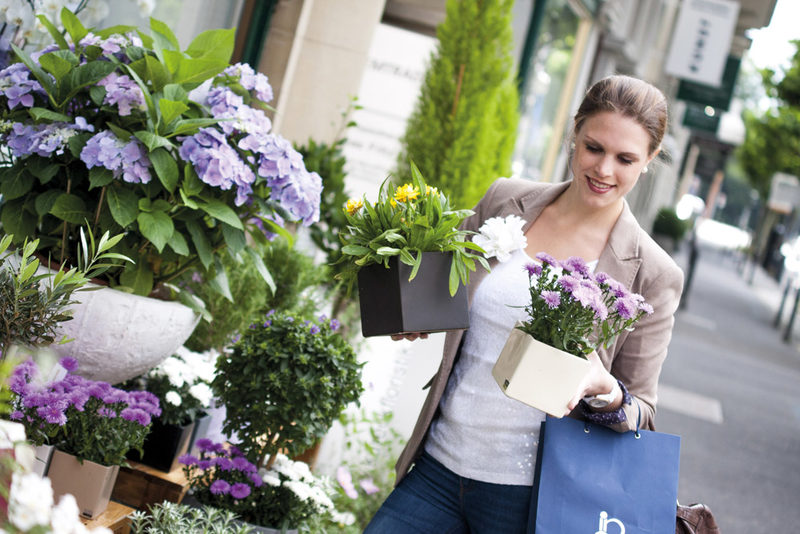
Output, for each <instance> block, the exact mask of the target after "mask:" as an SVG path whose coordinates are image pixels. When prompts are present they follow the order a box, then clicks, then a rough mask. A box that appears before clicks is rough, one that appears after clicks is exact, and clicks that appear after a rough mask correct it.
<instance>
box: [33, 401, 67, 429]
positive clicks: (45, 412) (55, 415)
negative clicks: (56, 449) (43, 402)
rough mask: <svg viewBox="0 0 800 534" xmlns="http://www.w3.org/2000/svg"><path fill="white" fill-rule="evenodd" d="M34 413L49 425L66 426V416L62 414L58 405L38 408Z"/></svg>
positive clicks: (62, 410)
mask: <svg viewBox="0 0 800 534" xmlns="http://www.w3.org/2000/svg"><path fill="white" fill-rule="evenodd" d="M36 413H37V415H38V416H39V417H41V418H42V419H44V420H45V421H47V422H48V423H50V424H51V425H58V426H64V425H65V424H67V414H65V413H64V409H62V406H60V405H59V404H51V405H48V406H40V407H39V408H37V409H36Z"/></svg>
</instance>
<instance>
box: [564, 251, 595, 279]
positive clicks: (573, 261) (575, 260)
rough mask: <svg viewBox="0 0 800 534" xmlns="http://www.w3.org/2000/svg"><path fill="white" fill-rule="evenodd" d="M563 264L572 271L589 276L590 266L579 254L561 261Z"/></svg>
mask: <svg viewBox="0 0 800 534" xmlns="http://www.w3.org/2000/svg"><path fill="white" fill-rule="evenodd" d="M561 266H562V267H563V268H564V269H566V270H568V271H570V272H573V273H578V274H581V275H583V276H588V274H589V267H588V266H587V265H586V262H585V261H583V258H580V257H578V256H570V257H569V258H567V259H566V260H564V261H563V262H561Z"/></svg>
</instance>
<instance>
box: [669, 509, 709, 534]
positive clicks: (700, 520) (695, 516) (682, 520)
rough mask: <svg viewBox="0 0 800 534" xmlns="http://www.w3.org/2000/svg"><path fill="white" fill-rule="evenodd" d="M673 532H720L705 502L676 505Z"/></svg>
mask: <svg viewBox="0 0 800 534" xmlns="http://www.w3.org/2000/svg"><path fill="white" fill-rule="evenodd" d="M675 534H720V532H719V527H718V526H717V522H716V521H715V520H714V515H713V514H712V513H711V510H710V509H709V508H708V506H706V505H705V504H692V505H690V506H683V505H681V504H679V505H678V511H677V520H676V522H675Z"/></svg>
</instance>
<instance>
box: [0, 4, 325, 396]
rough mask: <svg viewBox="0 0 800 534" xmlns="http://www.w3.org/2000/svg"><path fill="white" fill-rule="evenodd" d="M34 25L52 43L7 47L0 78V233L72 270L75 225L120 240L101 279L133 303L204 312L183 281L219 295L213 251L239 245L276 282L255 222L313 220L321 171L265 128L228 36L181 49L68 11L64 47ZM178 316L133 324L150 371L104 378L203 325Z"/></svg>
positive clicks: (159, 32) (85, 353) (205, 37)
mask: <svg viewBox="0 0 800 534" xmlns="http://www.w3.org/2000/svg"><path fill="white" fill-rule="evenodd" d="M40 21H41V23H42V24H44V25H45V26H46V27H48V28H49V29H50V33H51V35H52V38H53V40H54V44H53V45H50V46H48V47H46V48H45V49H43V50H40V51H38V52H35V53H32V54H28V53H26V52H25V51H23V50H21V49H19V48H17V47H14V52H15V54H16V57H17V58H18V59H19V62H18V63H13V64H11V65H10V66H9V67H7V68H6V69H4V70H2V71H0V87H2V89H0V119H1V120H2V123H1V124H2V128H0V132H1V133H0V141H2V142H3V143H4V145H5V146H6V149H5V150H3V151H2V152H0V153H1V154H2V161H0V194H2V205H0V224H1V225H2V229H3V231H4V232H6V233H13V234H14V235H15V240H16V241H17V242H21V241H22V240H24V239H25V238H28V239H34V238H38V239H39V240H40V241H39V252H40V253H42V254H43V255H45V256H49V257H51V258H52V259H54V260H55V261H57V262H59V263H65V264H67V265H74V263H75V257H74V256H73V255H72V254H71V253H70V251H71V250H73V248H74V247H73V244H74V243H76V242H77V240H78V234H77V232H78V230H77V229H78V227H79V226H80V225H82V224H85V223H86V222H88V224H89V225H90V227H91V228H92V230H93V231H94V232H104V231H109V232H110V233H112V234H116V233H121V234H124V237H123V238H122V239H121V240H120V242H119V243H118V244H117V246H116V247H115V249H114V250H115V251H116V252H119V253H121V254H125V255H126V256H128V257H130V258H132V259H133V261H134V263H133V264H132V265H129V266H126V267H125V269H123V270H122V271H121V272H120V273H118V274H112V273H104V275H103V277H102V279H103V282H104V283H106V284H108V285H110V286H111V287H121V288H125V289H126V291H129V292H132V293H133V294H134V295H136V296H148V295H152V296H158V297H160V298H163V299H167V300H172V299H176V298H177V299H180V300H181V302H183V303H184V304H186V305H188V306H190V307H191V308H192V309H193V310H194V311H195V312H197V313H202V306H201V305H200V303H199V302H198V301H197V299H195V298H192V296H191V295H189V294H187V293H185V292H181V291H179V289H178V288H179V284H177V282H179V281H180V280H181V279H184V278H186V277H189V276H191V274H192V273H193V272H195V271H200V272H202V273H203V274H204V276H206V277H207V279H209V280H210V282H209V283H210V284H211V285H212V286H214V287H216V288H218V289H219V291H221V292H222V293H223V294H228V292H227V281H226V278H225V270H224V269H222V268H221V264H220V256H222V255H223V254H232V255H233V256H241V255H243V254H249V255H250V256H251V258H252V260H253V261H254V262H255V263H256V265H257V267H258V271H259V273H260V274H261V276H262V278H263V279H264V280H265V282H266V284H267V285H271V284H272V281H271V277H270V275H269V272H268V271H267V269H266V267H265V266H264V264H263V261H262V260H261V254H260V252H259V251H258V247H263V246H268V243H269V242H268V240H267V238H266V236H265V235H264V231H265V230H267V231H270V232H277V233H281V232H285V230H284V229H283V228H282V224H284V222H285V221H295V222H298V223H300V224H303V225H310V224H312V223H313V222H314V221H316V220H317V218H318V213H319V211H318V210H319V195H320V190H321V179H320V177H319V176H318V175H317V174H315V173H309V172H308V171H306V169H305V167H304V166H303V161H302V157H301V156H300V154H299V153H297V152H296V151H295V150H294V149H293V148H292V147H291V145H290V143H289V142H288V141H286V140H285V139H283V138H281V137H280V136H277V135H275V134H273V133H271V132H270V126H271V125H270V121H269V119H268V118H267V117H266V115H264V113H263V108H264V106H265V105H266V104H265V102H267V101H269V100H270V99H271V98H272V90H271V88H270V86H269V83H268V82H267V79H266V77H265V76H263V75H262V74H258V73H255V72H254V71H253V69H252V68H250V67H249V66H248V65H246V64H234V65H231V64H230V63H229V60H230V57H231V53H232V51H233V46H234V30H232V29H229V30H210V31H206V32H203V33H202V34H200V35H199V36H197V37H196V38H195V39H194V40H193V41H192V43H191V44H190V45H189V47H188V48H187V49H186V50H183V51H181V49H180V47H179V44H178V41H177V39H176V38H175V36H174V34H173V33H172V31H171V30H170V28H169V27H168V26H167V25H166V24H164V23H163V22H160V21H158V20H155V19H151V23H150V34H149V35H148V34H146V33H144V32H142V31H139V30H137V29H136V28H134V27H130V26H115V27H112V28H107V29H105V30H89V29H87V28H85V27H84V26H83V25H82V24H81V23H80V21H79V20H78V19H77V18H76V17H75V16H74V15H73V14H72V13H71V12H70V11H69V10H66V9H64V10H62V12H61V23H62V25H63V27H64V28H65V32H66V34H68V37H69V41H68V40H67V38H66V37H65V35H62V33H61V32H59V31H58V30H57V29H56V28H55V27H54V26H53V23H52V22H51V21H49V20H48V19H47V18H45V17H40ZM248 239H249V240H250V245H248V244H247V240H248ZM97 293H101V292H97ZM115 293H116V294H118V293H122V292H119V291H117V292H115ZM106 294H107V293H106ZM117 296H119V295H117ZM128 296H129V297H130V295H128ZM120 298H121V297H120ZM129 300H130V299H128V300H125V301H124V302H123V303H122V304H112V305H106V304H104V305H102V306H101V307H103V308H105V309H106V313H108V310H114V309H122V308H128V309H131V308H136V307H137V306H140V305H139V304H130V303H129ZM169 304H175V303H169ZM170 310H172V308H170ZM80 313H81V312H80V311H78V310H76V316H77V315H79V314H80ZM148 313H149V312H145V313H143V314H142V315H143V316H144V317H148V316H152V314H150V315H148ZM174 313H176V314H177V315H178V316H179V317H180V320H181V321H183V322H184V323H185V326H184V327H182V328H181V329H178V328H177V327H176V326H175V325H176V323H177V322H178V319H177V318H176V319H169V318H167V319H161V320H159V321H157V322H156V323H152V324H148V325H147V326H146V327H141V328H138V330H139V331H142V330H144V329H145V328H147V329H148V330H149V331H150V332H151V335H150V336H149V340H151V341H153V342H159V343H160V345H159V346H158V349H157V352H158V355H157V356H153V358H152V360H151V363H150V364H149V366H147V365H145V366H144V368H138V369H133V370H131V372H130V373H127V376H125V374H126V373H121V374H120V375H115V376H113V377H105V378H107V379H108V380H113V381H121V380H124V379H125V378H130V377H132V376H136V375H138V374H141V372H143V371H144V370H146V369H147V368H149V367H152V366H153V365H155V364H156V363H158V361H159V360H160V359H163V358H165V357H166V356H168V355H169V354H171V353H172V352H174V350H175V349H176V348H177V347H178V346H180V345H181V344H182V343H183V341H185V339H186V338H187V337H188V336H189V334H190V333H191V329H192V328H193V327H194V324H196V321H197V318H196V316H195V315H194V314H191V313H189V314H186V313H184V312H182V311H175V312H174ZM101 318H102V317H101V316H92V317H91V318H87V319H85V320H82V321H81V322H87V323H94V322H95V320H99V319H101ZM125 319H127V317H126V318H125ZM77 322H78V321H76V322H75V323H77ZM126 322H127V321H125V320H122V321H117V323H120V324H125V323H126ZM158 323H161V324H162V325H163V324H170V326H171V330H170V332H169V334H168V335H167V336H159V335H158V332H159V330H158V329H157V326H158ZM97 330H100V329H98V328H96V329H95V331H97ZM179 331H180V334H179ZM66 333H67V334H68V335H70V337H74V338H76V339H77V340H78V341H80V340H81V339H80V335H78V334H77V333H76V332H73V331H67V332H66ZM181 336H182V337H183V339H179V338H180V337H181ZM133 341H134V340H133V339H129V340H126V342H125V343H123V344H122V346H125V347H127V346H130V345H132V343H133ZM170 341H171V342H172V343H168V342H170ZM175 342H177V344H174V343H175ZM103 345H104V343H103V342H102V341H101V340H92V342H91V343H90V344H88V345H81V344H79V343H75V344H73V345H72V347H70V351H71V352H70V353H69V354H70V355H73V356H76V357H80V358H81V359H82V360H83V358H84V357H86V358H90V357H92V356H91V354H92V351H93V350H98V349H97V348H96V347H98V346H103ZM155 352H156V349H150V348H140V347H135V348H134V349H132V352H131V354H128V355H127V356H129V358H128V359H129V360H131V361H135V358H134V354H138V355H139V356H140V357H143V355H147V354H153V353H155ZM109 357H110V355H109V354H108V353H105V354H102V355H97V356H96V357H95V358H94V359H95V360H96V361H102V360H108V359H109ZM117 359H123V358H120V357H119V356H118V357H117ZM153 360H154V361H153ZM94 376H95V377H98V376H97V375H94Z"/></svg>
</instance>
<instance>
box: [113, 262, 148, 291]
mask: <svg viewBox="0 0 800 534" xmlns="http://www.w3.org/2000/svg"><path fill="white" fill-rule="evenodd" d="M119 281H120V283H121V284H122V285H124V286H127V287H130V288H131V289H132V290H133V292H134V293H135V294H137V295H144V296H146V295H148V294H149V293H150V292H151V291H152V290H153V271H152V270H151V269H150V267H149V266H148V265H147V263H146V262H140V263H139V264H138V265H128V266H126V267H125V270H124V271H122V273H121V274H120V275H119Z"/></svg>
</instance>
